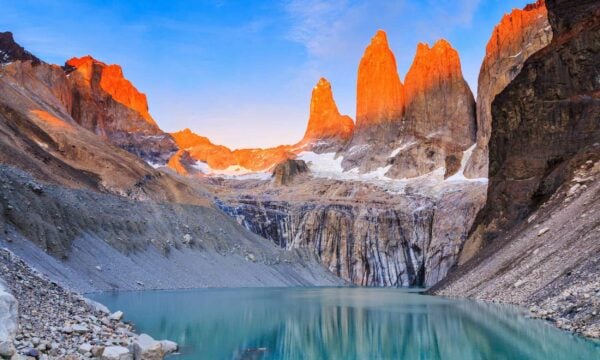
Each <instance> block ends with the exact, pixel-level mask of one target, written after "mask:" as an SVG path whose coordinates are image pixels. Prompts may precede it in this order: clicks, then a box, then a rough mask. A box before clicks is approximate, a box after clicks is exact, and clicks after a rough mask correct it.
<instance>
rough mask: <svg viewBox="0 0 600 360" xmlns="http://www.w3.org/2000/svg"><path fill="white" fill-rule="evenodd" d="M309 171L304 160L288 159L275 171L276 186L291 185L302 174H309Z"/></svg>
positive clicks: (274, 180)
mask: <svg viewBox="0 0 600 360" xmlns="http://www.w3.org/2000/svg"><path fill="white" fill-rule="evenodd" d="M308 172H309V169H308V166H307V165H306V162H305V161H304V160H293V159H288V160H286V161H284V162H282V163H280V164H278V165H277V166H276V167H275V169H274V170H273V175H272V177H273V182H274V183H275V185H289V184H291V183H292V182H293V180H294V178H296V177H297V176H298V175H300V174H305V173H308Z"/></svg>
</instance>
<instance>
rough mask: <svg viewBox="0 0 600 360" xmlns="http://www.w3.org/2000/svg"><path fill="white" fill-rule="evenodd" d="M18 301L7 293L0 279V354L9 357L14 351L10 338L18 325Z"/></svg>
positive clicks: (13, 335)
mask: <svg viewBox="0 0 600 360" xmlns="http://www.w3.org/2000/svg"><path fill="white" fill-rule="evenodd" d="M17 308H18V303H17V300H16V299H15V297H14V296H13V295H12V294H10V293H9V290H8V286H7V285H6V283H4V281H3V280H2V279H0V356H4V357H9V356H11V355H12V354H11V353H14V347H13V346H12V340H13V338H14V337H15V334H16V332H17V326H18V312H17Z"/></svg>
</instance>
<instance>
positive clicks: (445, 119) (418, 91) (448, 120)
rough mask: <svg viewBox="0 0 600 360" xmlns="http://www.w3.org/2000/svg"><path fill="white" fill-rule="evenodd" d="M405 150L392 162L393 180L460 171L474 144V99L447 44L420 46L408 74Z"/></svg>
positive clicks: (403, 136) (402, 135)
mask: <svg viewBox="0 0 600 360" xmlns="http://www.w3.org/2000/svg"><path fill="white" fill-rule="evenodd" d="M404 88H405V91H406V115H405V120H404V123H403V126H402V133H401V137H402V139H403V140H402V141H403V143H404V144H411V145H410V146H406V147H405V149H404V150H402V151H400V152H399V153H398V154H397V155H396V156H395V157H394V158H393V160H392V162H393V164H394V167H393V168H392V170H391V171H390V172H389V174H390V175H392V176H395V177H415V176H420V175H423V174H425V173H428V172H431V171H433V170H435V169H437V168H441V167H445V168H446V176H450V175H452V174H454V172H456V170H458V168H457V167H456V166H455V165H457V164H458V165H459V164H460V161H461V158H462V153H463V151H465V150H466V149H467V148H469V147H470V146H471V145H472V144H473V143H474V141H475V130H476V124H475V100H474V99H473V94H472V93H471V90H470V89H469V86H468V85H467V82H466V81H465V79H464V78H463V76H462V70H461V65H460V59H459V56H458V53H457V52H456V50H454V49H453V48H452V46H451V45H450V43H448V42H447V41H446V40H439V41H437V42H436V43H435V44H434V45H433V47H431V48H430V47H429V45H427V44H419V45H418V46H417V52H416V55H415V59H414V61H413V63H412V66H411V67H410V70H409V71H408V73H407V74H406V79H405V86H404Z"/></svg>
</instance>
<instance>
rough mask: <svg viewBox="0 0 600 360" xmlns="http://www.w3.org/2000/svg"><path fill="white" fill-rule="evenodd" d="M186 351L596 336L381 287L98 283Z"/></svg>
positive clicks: (576, 354) (515, 344)
mask: <svg viewBox="0 0 600 360" xmlns="http://www.w3.org/2000/svg"><path fill="white" fill-rule="evenodd" d="M92 298H94V299H95V300H97V301H100V302H102V303H104V304H105V305H107V306H108V307H109V308H110V309H111V310H112V311H115V310H123V311H124V312H125V314H126V319H127V320H130V321H132V322H133V323H134V324H135V325H136V328H137V330H138V331H140V332H145V333H148V334H150V335H151V336H153V337H154V338H156V339H165V338H166V339H170V340H174V341H176V342H178V343H179V344H180V346H181V348H182V349H181V351H182V354H181V355H178V356H176V357H174V359H176V360H183V359H427V360H429V359H458V360H469V359H543V360H551V359H565V360H575V359H582V360H594V359H600V343H599V342H593V341H589V340H585V339H582V338H579V337H575V336H572V335H570V334H568V333H566V332H563V331H560V330H557V329H555V328H553V327H551V326H550V325H548V324H547V323H545V322H543V321H540V320H532V319H527V318H525V317H524V316H523V314H522V313H521V311H519V310H518V309H516V308H514V307H508V306H499V305H491V304H484V303H480V302H475V301H470V300H452V299H445V298H440V297H432V296H425V295H420V294H418V293H416V292H415V291H411V290H402V289H382V288H308V289H306V288H293V289H284V288H276V289H260V288H254V289H252V288H242V289H201V290H186V291H146V292H123V293H103V294H95V295H93V296H92Z"/></svg>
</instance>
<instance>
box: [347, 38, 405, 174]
mask: <svg viewBox="0 0 600 360" xmlns="http://www.w3.org/2000/svg"><path fill="white" fill-rule="evenodd" d="M403 115H404V87H403V85H402V82H401V81H400V77H399V75H398V69H397V67H396V58H395V57H394V54H393V53H392V51H391V50H390V47H389V45H388V41H387V35H386V34H385V32H384V31H382V30H379V31H377V33H376V34H375V36H374V37H373V38H372V39H371V43H370V44H369V46H367V48H366V50H365V53H364V54H363V57H362V59H361V60H360V64H359V66H358V80H357V85H356V127H355V129H354V135H353V137H352V140H351V141H350V142H349V143H348V145H347V146H346V149H347V152H346V154H345V159H344V162H345V167H346V168H350V167H354V166H355V165H360V166H361V167H362V168H364V169H368V168H369V166H368V165H369V164H368V162H369V157H370V154H369V150H367V149H368V148H370V147H371V146H375V147H385V148H388V147H389V146H390V144H391V143H393V142H394V141H396V140H397V138H398V135H399V134H400V125H401V122H402V117H403ZM372 151H373V149H372V150H371V153H372ZM374 151H379V149H375V150H374Z"/></svg>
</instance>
